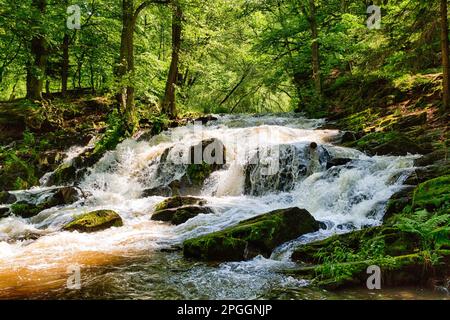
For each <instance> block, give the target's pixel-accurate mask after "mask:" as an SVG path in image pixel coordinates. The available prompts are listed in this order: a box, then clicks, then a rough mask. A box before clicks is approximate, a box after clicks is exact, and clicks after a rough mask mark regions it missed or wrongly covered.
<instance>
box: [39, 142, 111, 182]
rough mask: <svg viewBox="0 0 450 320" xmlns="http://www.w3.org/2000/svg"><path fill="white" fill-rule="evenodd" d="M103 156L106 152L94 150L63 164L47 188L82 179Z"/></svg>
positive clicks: (51, 178)
mask: <svg viewBox="0 0 450 320" xmlns="http://www.w3.org/2000/svg"><path fill="white" fill-rule="evenodd" d="M103 154H104V151H95V149H94V148H90V149H87V150H86V151H84V152H83V153H82V154H80V155H79V156H77V157H75V158H74V159H72V161H70V162H66V163H63V164H61V165H60V166H59V167H58V168H57V169H56V170H55V171H54V172H53V174H52V175H51V176H50V177H49V179H48V181H47V183H46V186H54V185H57V186H61V185H68V184H71V183H73V182H75V181H77V180H79V179H81V178H82V177H83V176H84V175H85V173H86V171H87V168H88V167H91V166H93V165H94V164H95V163H97V161H99V160H100V158H101V157H102V156H103Z"/></svg>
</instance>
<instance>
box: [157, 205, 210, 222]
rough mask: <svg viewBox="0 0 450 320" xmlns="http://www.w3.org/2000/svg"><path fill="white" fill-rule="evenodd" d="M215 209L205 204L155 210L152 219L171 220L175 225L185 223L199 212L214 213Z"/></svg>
mask: <svg viewBox="0 0 450 320" xmlns="http://www.w3.org/2000/svg"><path fill="white" fill-rule="evenodd" d="M212 212H213V210H212V209H211V208H209V207H203V206H185V207H181V208H173V209H165V210H160V211H157V212H155V213H154V214H153V215H152V220H156V221H165V222H170V223H171V224H174V225H179V224H182V223H185V222H186V221H188V220H189V219H192V218H194V217H196V216H198V215H199V214H208V213H212Z"/></svg>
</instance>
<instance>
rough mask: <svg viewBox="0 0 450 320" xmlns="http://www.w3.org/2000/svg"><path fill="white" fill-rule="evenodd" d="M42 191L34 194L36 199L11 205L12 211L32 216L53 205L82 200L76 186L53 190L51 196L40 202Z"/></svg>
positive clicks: (25, 216) (20, 214)
mask: <svg viewBox="0 0 450 320" xmlns="http://www.w3.org/2000/svg"><path fill="white" fill-rule="evenodd" d="M41 196H42V193H38V194H36V195H34V197H35V198H36V199H34V201H33V200H30V201H20V202H16V203H14V204H13V205H12V206H11V212H12V213H13V214H15V215H17V216H20V217H22V218H31V217H33V216H35V215H37V214H39V213H40V212H41V211H44V210H46V209H50V208H52V207H57V206H62V205H68V204H72V203H74V202H76V201H78V200H80V195H79V192H78V190H77V189H76V188H74V187H61V188H56V189H54V190H53V193H51V194H50V195H49V196H47V197H45V198H44V200H41V201H39V202H38V199H39V197H41Z"/></svg>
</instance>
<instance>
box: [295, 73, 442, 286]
mask: <svg viewBox="0 0 450 320" xmlns="http://www.w3.org/2000/svg"><path fill="white" fill-rule="evenodd" d="M441 79H442V77H441V75H440V74H425V75H417V76H414V77H413V76H408V77H406V78H404V79H402V81H397V82H395V81H388V80H386V79H370V78H359V79H358V78H347V79H338V80H336V82H335V83H334V84H332V85H331V86H330V87H329V90H328V91H327V101H330V110H329V111H328V112H329V115H328V122H327V125H326V126H325V127H326V128H336V129H339V130H341V131H343V132H344V134H343V137H342V138H343V139H342V142H341V145H343V146H346V147H352V148H356V149H358V150H361V151H363V152H365V153H367V154H369V155H394V156H398V155H406V154H408V153H410V154H421V155H423V156H422V157H421V158H419V159H417V160H415V166H416V169H415V171H414V172H413V173H412V174H410V176H409V178H408V179H407V180H406V181H405V186H404V187H403V188H402V189H401V190H400V191H398V192H396V193H395V194H394V195H393V196H392V197H391V199H390V200H389V202H388V204H387V208H386V211H385V216H384V219H383V225H382V226H380V227H375V228H369V229H363V230H361V231H356V232H351V233H348V234H344V235H337V236H333V237H332V238H329V239H326V240H323V241H319V242H313V243H310V244H307V245H304V246H301V247H299V248H298V249H297V250H296V251H295V252H294V253H293V256H292V257H293V260H295V261H297V262H298V263H299V264H300V265H301V266H302V267H301V268H299V269H298V270H296V271H295V272H294V274H297V276H301V277H303V278H304V277H307V278H309V279H311V280H312V283H313V284H315V285H317V286H319V287H324V288H327V289H333V290H337V289H339V290H342V289H346V288H352V287H364V286H365V285H366V280H367V279H368V277H369V275H368V274H367V272H366V271H367V268H368V267H369V266H372V265H376V266H379V267H380V268H381V271H382V287H383V288H388V287H399V286H405V285H412V286H418V287H427V288H431V289H435V288H444V290H448V289H449V288H448V279H449V276H450V268H449V261H450V251H449V249H450V215H449V214H450V187H449V186H450V175H449V174H450V161H449V153H448V151H449V149H448V145H449V136H450V132H449V130H448V123H449V114H448V113H442V111H441V110H440V101H441V100H440V99H441V97H440V86H441V82H442V81H441Z"/></svg>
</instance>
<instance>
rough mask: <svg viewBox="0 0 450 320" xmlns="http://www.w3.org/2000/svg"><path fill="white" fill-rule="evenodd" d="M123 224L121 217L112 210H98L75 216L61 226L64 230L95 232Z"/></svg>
mask: <svg viewBox="0 0 450 320" xmlns="http://www.w3.org/2000/svg"><path fill="white" fill-rule="evenodd" d="M121 226H123V221H122V218H121V217H120V216H119V215H118V214H117V213H116V212H115V211H112V210H98V211H93V212H88V213H85V214H82V215H80V216H78V217H76V218H75V219H74V220H72V221H71V222H69V223H68V224H66V225H65V226H64V227H63V230H64V231H78V232H96V231H102V230H105V229H108V228H111V227H121Z"/></svg>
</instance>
